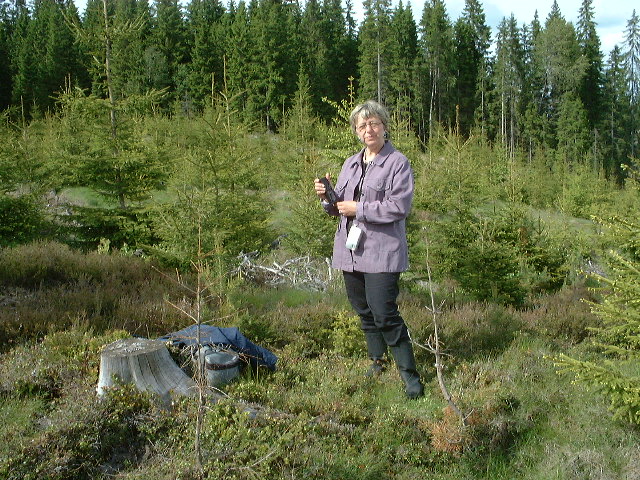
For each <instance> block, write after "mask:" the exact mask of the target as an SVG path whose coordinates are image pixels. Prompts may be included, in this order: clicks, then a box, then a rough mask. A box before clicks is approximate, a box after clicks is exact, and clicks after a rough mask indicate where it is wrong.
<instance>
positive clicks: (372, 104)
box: [349, 100, 389, 133]
mask: <svg viewBox="0 0 640 480" xmlns="http://www.w3.org/2000/svg"><path fill="white" fill-rule="evenodd" d="M360 117H362V118H365V119H366V118H370V117H378V118H379V119H380V121H381V122H382V123H383V124H384V127H385V129H388V127H387V125H389V111H388V110H387V109H386V108H385V107H384V106H382V105H380V104H379V103H378V102H376V101H375V100H367V101H366V102H364V103H361V104H359V105H356V107H355V108H354V109H353V111H352V112H351V115H350V116H349V122H350V123H351V130H352V131H353V133H356V122H357V121H358V118H360Z"/></svg>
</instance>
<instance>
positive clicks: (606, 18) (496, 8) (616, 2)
mask: <svg viewBox="0 0 640 480" xmlns="http://www.w3.org/2000/svg"><path fill="white" fill-rule="evenodd" d="M352 1H353V4H354V14H355V17H356V18H357V19H361V17H362V2H361V1H360V0H352ZM392 2H393V6H396V5H397V4H398V0H392ZM557 2H558V6H559V7H560V12H561V13H562V16H563V17H564V18H565V19H566V20H567V21H568V22H572V23H573V25H574V26H577V22H578V13H579V11H580V6H581V5H582V0H557ZM403 4H404V5H405V6H406V5H407V4H411V10H412V11H413V15H414V17H415V19H416V22H419V21H420V18H421V17H422V10H423V8H424V1H423V0H403ZM480 4H481V5H482V8H483V10H484V14H485V17H486V20H487V25H489V26H490V27H491V28H492V31H493V34H492V39H494V40H495V33H496V29H497V26H498V24H499V23H500V21H501V20H502V19H503V18H505V17H510V16H511V14H512V13H513V15H514V16H515V18H516V21H517V22H518V25H523V24H525V23H526V24H530V23H531V21H532V20H533V17H534V16H535V13H536V10H537V11H538V18H539V19H540V23H542V24H543V25H544V21H545V20H546V18H547V15H548V14H549V11H550V10H551V6H552V5H553V0H542V1H539V0H528V1H527V0H525V1H522V0H480ZM445 5H446V7H447V14H448V15H449V19H450V20H451V22H452V23H453V22H455V21H456V20H457V19H458V18H459V17H460V15H461V14H462V10H463V9H464V0H445ZM592 6H593V15H594V20H595V22H596V24H597V30H598V36H599V37H600V44H601V51H602V53H603V54H604V56H605V60H606V59H607V58H608V56H609V52H610V51H611V49H612V48H613V47H614V46H615V45H616V44H618V45H620V46H621V47H622V42H623V41H624V32H625V30H626V28H627V22H628V21H629V19H630V18H631V15H632V14H633V10H634V9H635V10H636V13H637V14H640V3H639V2H638V0H593V2H592Z"/></svg>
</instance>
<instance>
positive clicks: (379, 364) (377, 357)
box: [364, 332, 387, 377]
mask: <svg viewBox="0 0 640 480" xmlns="http://www.w3.org/2000/svg"><path fill="white" fill-rule="evenodd" d="M364 338H365V339H366V340H367V352H368V353H369V358H370V359H371V360H372V361H373V363H372V364H371V366H370V367H369V370H367V373H365V375H366V376H367V377H375V376H376V375H380V374H381V373H382V372H384V370H385V368H386V363H387V361H386V360H385V358H384V356H385V354H386V353H387V343H386V342H385V341H384V337H383V336H382V333H380V332H364Z"/></svg>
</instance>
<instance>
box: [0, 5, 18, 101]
mask: <svg viewBox="0 0 640 480" xmlns="http://www.w3.org/2000/svg"><path fill="white" fill-rule="evenodd" d="M12 17H13V15H12V14H11V12H10V10H9V6H8V4H6V3H3V4H2V5H0V110H6V109H7V108H9V107H10V106H11V85H12V81H13V80H12V78H11V32H12V30H13V28H14V27H15V24H14V19H13V18H12Z"/></svg>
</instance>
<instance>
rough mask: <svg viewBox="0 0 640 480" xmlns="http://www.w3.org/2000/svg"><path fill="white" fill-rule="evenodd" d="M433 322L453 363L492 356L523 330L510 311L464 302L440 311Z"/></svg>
mask: <svg viewBox="0 0 640 480" xmlns="http://www.w3.org/2000/svg"><path fill="white" fill-rule="evenodd" d="M437 321H438V325H439V329H440V339H441V341H442V342H443V344H444V347H445V349H446V352H447V353H448V354H450V355H452V356H453V358H454V359H457V360H461V359H467V360H468V359H473V358H477V357H479V356H492V355H496V354H498V353H500V352H502V351H503V350H504V349H505V348H507V347H508V346H509V344H510V343H511V342H512V341H513V339H514V338H515V336H516V333H517V332H518V331H519V330H520V329H521V328H522V327H523V323H522V321H521V320H520V318H519V316H518V315H517V314H516V313H515V312H514V311H513V310H510V309H508V308H505V307H503V306H501V305H495V304H490V303H466V304H463V305H460V306H456V307H453V308H451V309H448V310H444V311H443V312H442V313H441V314H440V315H439V316H438V318H437Z"/></svg>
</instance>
